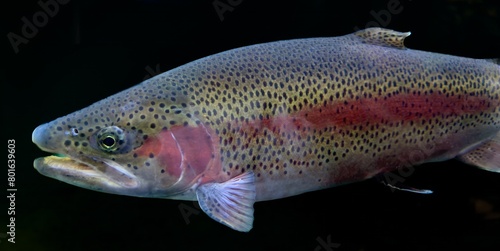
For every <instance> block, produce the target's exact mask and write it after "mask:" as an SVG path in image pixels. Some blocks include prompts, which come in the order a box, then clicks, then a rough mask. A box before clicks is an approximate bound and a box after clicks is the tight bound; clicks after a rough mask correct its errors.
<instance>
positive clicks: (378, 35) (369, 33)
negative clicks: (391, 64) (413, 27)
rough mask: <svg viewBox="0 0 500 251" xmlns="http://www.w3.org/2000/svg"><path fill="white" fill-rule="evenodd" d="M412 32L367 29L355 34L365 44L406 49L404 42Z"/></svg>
mask: <svg viewBox="0 0 500 251" xmlns="http://www.w3.org/2000/svg"><path fill="white" fill-rule="evenodd" d="M410 34H411V32H399V31H394V30H389V29H384V28H367V29H364V30H359V31H357V32H355V33H354V35H356V36H357V37H359V38H361V40H362V41H363V43H367V44H373V45H380V46H386V47H393V48H399V49H405V45H404V40H405V38H406V37H408V36H409V35H410Z"/></svg>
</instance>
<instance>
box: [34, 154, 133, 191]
mask: <svg viewBox="0 0 500 251" xmlns="http://www.w3.org/2000/svg"><path fill="white" fill-rule="evenodd" d="M59 155H60V154H59ZM33 166H34V167H35V169H36V170H37V171H38V172H39V173H40V174H42V175H45V176H48V177H51V178H54V179H57V180H60V181H63V182H66V183H69V184H72V185H76V186H79V187H83V188H86V189H91V190H95V191H101V192H109V193H117V194H124V193H125V192H124V191H123V189H133V188H136V187H138V186H139V183H138V181H137V178H136V177H135V175H133V174H132V173H130V172H129V171H127V170H126V169H125V168H123V167H122V166H121V165H120V164H118V163H116V162H114V161H111V160H106V159H99V158H86V159H85V161H83V160H81V159H76V158H73V157H70V156H64V155H60V156H56V155H52V156H47V157H41V158H37V159H35V161H34V163H33Z"/></svg>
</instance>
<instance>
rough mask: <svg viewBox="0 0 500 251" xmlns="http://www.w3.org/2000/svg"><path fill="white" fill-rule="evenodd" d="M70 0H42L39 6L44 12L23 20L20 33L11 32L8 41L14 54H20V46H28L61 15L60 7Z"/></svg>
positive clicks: (41, 11)
mask: <svg viewBox="0 0 500 251" xmlns="http://www.w3.org/2000/svg"><path fill="white" fill-rule="evenodd" d="M69 1H70V0H45V1H44V0H40V1H38V6H40V8H41V9H42V10H40V11H37V12H35V13H34V14H33V16H32V17H31V18H30V19H28V18H27V17H26V16H23V17H22V18H21V22H22V26H21V31H20V33H14V32H9V33H8V34H7V39H9V43H10V45H11V46H12V49H13V50H14V53H16V54H17V53H19V46H20V45H22V44H27V43H28V42H29V41H30V39H32V38H34V37H35V36H36V35H37V34H38V32H39V29H41V28H43V27H45V26H46V25H47V24H48V23H49V19H50V18H53V17H55V16H56V15H57V13H59V9H60V7H61V6H60V5H65V4H67V3H69Z"/></svg>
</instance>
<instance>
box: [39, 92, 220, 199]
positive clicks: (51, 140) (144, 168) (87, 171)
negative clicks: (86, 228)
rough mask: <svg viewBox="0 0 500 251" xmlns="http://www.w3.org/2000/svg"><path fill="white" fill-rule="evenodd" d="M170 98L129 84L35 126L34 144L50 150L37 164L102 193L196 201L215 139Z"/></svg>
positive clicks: (49, 172)
mask: <svg viewBox="0 0 500 251" xmlns="http://www.w3.org/2000/svg"><path fill="white" fill-rule="evenodd" d="M153 86H154V85H153ZM153 88H154V87H153ZM168 95H170V97H169V98H167V97H165V96H161V95H158V96H154V95H148V90H143V89H141V88H140V87H138V88H135V89H134V88H132V89H129V90H128V91H124V92H123V93H119V94H116V95H114V96H111V97H109V98H107V99H104V100H102V101H100V102H97V103H95V104H93V105H91V106H89V107H87V108H84V109H82V110H80V111H77V112H74V113H72V114H69V115H67V116H64V117H61V118H58V119H56V120H54V121H52V122H49V123H46V124H42V125H40V126H38V127H37V128H36V129H35V130H34V131H33V134H32V141H33V142H34V143H35V144H36V145H37V146H38V147H39V148H41V149H42V150H44V151H47V152H50V153H53V154H55V155H53V156H48V157H44V158H38V159H36V160H35V161H34V167H35V169H36V170H38V171H39V172H40V173H41V174H43V175H45V176H49V177H51V178H55V179H57V180H60V181H63V182H66V183H69V184H72V185H76V186H79V187H83V188H86V189H91V190H95V191H100V192H106V193H113V194H120V195H130V196H138V197H157V198H176V199H193V198H194V197H193V196H195V195H194V193H193V189H195V187H196V186H197V184H198V183H199V180H200V177H201V176H202V174H203V173H206V172H205V171H206V170H207V168H208V167H209V166H210V164H211V160H212V159H213V158H212V157H213V147H212V142H211V138H210V137H209V136H210V135H209V134H208V132H207V131H206V130H205V127H204V126H203V125H200V124H201V123H200V122H199V121H198V120H196V119H195V118H194V115H193V116H192V115H191V112H190V111H189V107H188V106H187V105H186V103H184V102H182V100H181V102H178V103H173V102H172V101H171V100H175V99H174V98H172V97H171V96H172V94H168ZM166 100H168V101H169V102H166ZM199 141H202V143H200V142H199ZM200 152H202V153H200Z"/></svg>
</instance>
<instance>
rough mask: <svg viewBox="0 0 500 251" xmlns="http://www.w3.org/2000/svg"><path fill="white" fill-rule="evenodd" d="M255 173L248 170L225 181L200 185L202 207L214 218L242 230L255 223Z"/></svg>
mask: <svg viewBox="0 0 500 251" xmlns="http://www.w3.org/2000/svg"><path fill="white" fill-rule="evenodd" d="M254 176H255V175H254V174H253V173H252V172H246V173H243V174H241V175H239V176H236V177H234V178H232V179H230V180H228V181H226V182H224V183H207V184H203V185H201V186H199V187H198V189H197V190H196V196H197V197H198V203H200V207H201V209H202V210H203V212H205V213H206V214H207V215H208V216H210V217H211V218H212V219H214V220H216V221H218V222H220V223H222V224H224V225H226V226H228V227H230V228H232V229H234V230H238V231H241V232H248V231H250V229H252V225H253V211H254V209H253V203H254V202H255V177H254Z"/></svg>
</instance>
